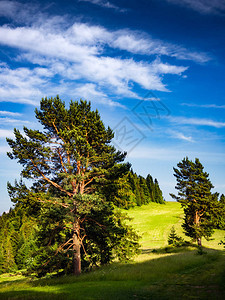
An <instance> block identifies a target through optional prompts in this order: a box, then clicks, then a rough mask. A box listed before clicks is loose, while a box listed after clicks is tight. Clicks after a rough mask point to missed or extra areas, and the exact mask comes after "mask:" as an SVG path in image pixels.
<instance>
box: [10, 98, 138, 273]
mask: <svg viewBox="0 0 225 300" xmlns="http://www.w3.org/2000/svg"><path fill="white" fill-rule="evenodd" d="M35 113H36V118H37V120H38V121H39V122H40V124H41V125H42V126H43V130H42V131H40V130H32V129H28V128H27V127H24V129H23V130H24V134H23V133H21V132H20V131H19V130H17V129H14V135H15V139H14V140H13V139H7V141H8V144H9V146H10V147H11V152H9V153H8V156H9V157H10V158H11V159H16V160H17V161H18V162H19V163H20V164H21V165H22V167H23V170H22V172H21V176H22V178H25V179H28V180H31V181H32V184H31V185H30V187H29V188H28V187H27V186H26V184H25V183H24V182H23V181H20V182H16V183H15V185H14V186H13V185H11V184H8V190H9V194H10V197H11V200H12V201H13V202H15V203H16V204H17V205H22V206H23V207H28V208H29V209H30V211H32V213H33V214H34V215H35V214H36V216H37V219H38V222H39V228H40V230H39V238H38V243H39V252H38V253H36V258H38V259H39V261H38V259H37V260H36V266H37V268H40V266H41V270H42V271H41V272H47V270H49V268H50V270H51V271H52V270H54V269H57V270H59V269H67V270H70V271H71V270H72V271H73V273H74V274H79V273H80V272H81V261H83V265H84V266H85V265H88V266H90V265H93V264H97V263H107V262H109V261H110V260H111V259H112V257H113V255H115V253H117V256H119V258H121V259H122V258H128V257H130V256H131V255H132V254H134V253H135V252H136V251H137V248H138V242H137V240H138V237H137V235H136V234H135V233H134V231H133V230H132V229H131V228H130V227H129V226H127V225H126V224H125V221H124V220H125V217H124V216H122V215H121V213H119V212H117V211H115V209H114V205H113V203H112V202H111V201H109V199H107V197H106V194H104V192H103V190H106V189H107V187H108V188H109V189H111V185H112V182H114V181H115V180H118V179H119V178H120V177H122V176H124V175H125V174H126V173H127V172H128V171H129V169H130V164H129V163H123V161H124V158H125V156H126V153H121V152H120V151H116V149H115V148H114V147H113V146H112V144H111V140H112V138H113V132H112V130H111V129H110V128H109V127H108V128H105V126H104V124H103V122H102V120H101V118H100V115H99V113H98V111H97V110H96V111H92V110H91V104H90V102H89V103H88V102H86V101H82V100H81V101H80V102H78V101H75V102H73V101H71V102H70V104H69V108H66V105H65V102H63V101H62V100H61V99H60V98H59V97H58V96H57V97H56V98H50V99H47V98H45V99H42V100H41V103H40V109H36V111H35ZM103 187H104V189H103ZM122 245H125V246H124V249H126V251H125V250H124V251H121V249H122V248H121V247H122ZM118 249H120V251H119V250H118ZM49 257H50V259H49ZM49 266H50V267H49ZM41 272H40V273H41Z"/></svg>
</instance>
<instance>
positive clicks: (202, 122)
mask: <svg viewBox="0 0 225 300" xmlns="http://www.w3.org/2000/svg"><path fill="white" fill-rule="evenodd" d="M168 119H169V120H170V121H171V122H174V123H177V124H185V125H199V126H210V127H215V128H223V127H225V122H217V121H213V120H209V119H201V118H185V117H171V116H170V117H168Z"/></svg>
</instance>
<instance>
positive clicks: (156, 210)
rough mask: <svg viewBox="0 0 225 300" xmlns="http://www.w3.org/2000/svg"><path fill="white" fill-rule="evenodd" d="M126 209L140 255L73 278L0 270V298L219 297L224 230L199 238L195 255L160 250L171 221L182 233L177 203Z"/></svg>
mask: <svg viewBox="0 0 225 300" xmlns="http://www.w3.org/2000/svg"><path fill="white" fill-rule="evenodd" d="M128 214H129V215H130V216H131V217H133V218H134V220H133V221H132V223H133V224H134V227H135V228H136V229H137V230H138V231H139V233H140V234H141V235H142V240H141V244H142V248H143V254H141V255H140V256H139V257H137V258H136V260H135V261H133V262H131V263H129V264H119V263H114V264H112V265H109V266H105V267H102V268H99V269H97V270H95V271H93V272H91V273H88V274H82V275H81V276H80V277H79V278H74V277H72V276H67V277H62V278H56V279H46V278H45V279H42V280H37V279H32V278H24V277H23V276H21V275H20V276H10V275H9V274H4V275H2V276H0V299H81V300H83V299H102V300H107V299H110V300H111V299H154V300H155V299H193V298H194V299H224V298H225V294H224V291H225V281H224V279H225V256H224V251H222V249H223V247H222V246H218V242H219V240H220V239H221V238H223V236H224V235H225V232H224V231H216V233H215V235H214V237H215V240H214V241H210V242H207V243H206V242H205V241H203V244H204V245H206V246H207V247H209V248H208V249H206V250H205V251H206V252H207V254H204V255H198V254H197V250H196V249H195V248H194V247H192V248H191V247H189V248H188V249H180V250H179V251H175V252H173V253H166V251H165V248H164V246H166V245H167V236H168V233H169V231H170V229H171V227H172V225H175V228H176V230H177V233H178V234H181V232H182V229H181V223H182V220H181V218H182V210H181V209H180V206H179V204H178V203H167V204H166V205H158V204H154V203H151V204H149V205H147V206H143V207H136V208H134V209H132V210H130V211H128ZM160 247H161V249H160ZM210 248H211V249H210ZM152 249H158V251H154V252H152Z"/></svg>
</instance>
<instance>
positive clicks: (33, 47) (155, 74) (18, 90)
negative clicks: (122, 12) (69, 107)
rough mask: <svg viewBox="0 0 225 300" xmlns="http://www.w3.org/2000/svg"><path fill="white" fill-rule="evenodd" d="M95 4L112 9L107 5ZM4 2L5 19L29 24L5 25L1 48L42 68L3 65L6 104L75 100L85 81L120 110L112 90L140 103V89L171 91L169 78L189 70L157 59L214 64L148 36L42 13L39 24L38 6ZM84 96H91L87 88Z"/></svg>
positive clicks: (1, 94)
mask: <svg viewBox="0 0 225 300" xmlns="http://www.w3.org/2000/svg"><path fill="white" fill-rule="evenodd" d="M95 2H96V3H97V2H98V4H102V3H104V5H107V6H108V5H109V4H110V3H109V2H107V1H95ZM0 3H1V2H0ZM2 3H3V4H2V7H3V6H4V9H3V10H2V11H1V13H0V14H1V15H3V16H6V17H9V18H12V19H13V18H14V17H16V18H17V19H18V18H19V16H20V15H21V16H24V15H25V16H26V17H24V19H25V21H26V20H27V23H25V24H23V26H20V27H15V26H9V25H7V26H0V44H2V45H6V46H8V47H12V48H16V49H17V50H18V54H17V56H16V58H15V59H16V60H17V61H19V62H20V63H21V64H22V63H27V62H30V63H33V64H38V65H39V67H33V69H31V68H30V67H29V68H28V67H26V68H25V67H24V68H18V69H10V68H9V67H8V66H6V65H2V64H1V65H0V82H1V84H0V101H11V102H19V103H27V104H28V103H29V104H32V105H37V103H38V102H39V100H40V98H41V97H43V96H45V95H46V96H49V95H51V96H54V95H55V93H56V94H59V92H60V91H62V92H63V93H64V94H67V95H71V88H72V90H76V89H77V90H79V88H80V86H81V81H82V82H83V81H85V82H86V84H87V85H86V88H87V89H88V90H87V91H86V94H88V95H89V96H92V97H95V98H96V97H97V94H96V93H100V94H99V97H100V98H101V99H104V101H103V102H104V103H105V104H108V105H109V106H112V105H113V106H118V103H117V102H114V101H112V100H109V97H106V96H107V95H106V91H107V92H109V93H110V92H113V93H115V94H117V95H119V96H123V97H131V98H132V97H135V98H138V96H137V95H136V94H135V93H134V92H133V90H132V88H133V85H134V84H138V85H139V86H141V87H142V88H144V89H151V90H158V91H169V89H168V87H167V86H166V84H165V82H164V77H163V75H164V74H173V75H177V76H182V75H183V73H184V72H185V71H186V70H187V69H188V67H187V66H181V65H172V64H169V63H165V62H163V61H162V59H159V58H158V59H154V58H155V56H156V55H157V56H165V57H166V56H170V57H176V58H177V59H182V60H183V59H185V60H194V61H196V62H206V61H208V60H209V59H210V58H209V57H208V56H207V55H206V54H205V53H198V52H196V51H189V50H188V49H186V48H183V47H180V46H178V45H174V44H170V43H165V42H163V41H161V40H156V39H153V38H151V37H150V36H148V35H147V34H145V33H142V32H138V31H131V30H127V29H126V30H125V29H124V30H115V31H112V30H111V31H110V30H107V29H106V28H104V27H102V26H93V25H89V24H87V23H80V22H76V23H73V22H72V21H70V20H68V16H67V17H65V16H60V17H59V16H51V17H49V16H47V15H46V14H44V13H42V11H41V8H40V12H39V11H37V15H36V16H35V18H34V19H33V18H32V15H34V10H35V11H36V10H37V7H34V8H32V7H31V6H30V5H25V4H21V3H18V2H13V1H11V2H9V1H3V2H2ZM0 8H1V5H0ZM15 15H17V16H15ZM21 19H22V17H21ZM28 21H29V22H30V23H29V22H28ZM108 47H110V48H111V49H112V51H114V50H116V49H117V50H118V49H119V50H124V51H128V52H131V53H133V54H143V55H148V56H151V58H148V60H147V61H146V60H142V61H140V59H139V61H137V60H135V56H133V57H134V58H133V59H127V58H126V59H125V58H124V56H123V55H122V54H121V55H120V56H118V57H115V56H107V52H106V49H107V48H108ZM116 53H118V52H116ZM152 56H153V57H152ZM145 58H146V57H145ZM82 92H83V93H84V92H85V91H84V88H83V91H82Z"/></svg>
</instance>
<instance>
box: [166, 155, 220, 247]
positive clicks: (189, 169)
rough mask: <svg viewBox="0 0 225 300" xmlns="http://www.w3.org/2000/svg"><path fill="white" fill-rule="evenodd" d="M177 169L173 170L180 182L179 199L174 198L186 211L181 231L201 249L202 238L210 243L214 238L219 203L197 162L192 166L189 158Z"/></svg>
mask: <svg viewBox="0 0 225 300" xmlns="http://www.w3.org/2000/svg"><path fill="white" fill-rule="evenodd" d="M177 166H178V168H174V176H175V177H176V179H177V185H176V189H177V190H178V195H177V196H176V195H174V194H171V196H172V197H173V198H174V199H176V200H177V201H178V202H180V203H181V205H182V207H183V208H184V223H183V225H182V227H183V228H184V231H185V234H186V235H187V236H189V237H191V238H193V239H194V240H197V242H198V245H199V246H201V243H202V242H201V239H202V237H205V238H206V239H208V238H209V237H210V236H211V235H212V233H213V228H214V221H215V216H216V214H217V212H218V210H217V209H218V205H217V200H216V199H215V197H213V195H212V193H211V189H212V188H213V185H212V183H211V181H210V180H209V174H208V173H206V172H204V170H203V169H204V167H203V165H202V164H201V163H200V161H199V159H198V158H196V159H195V162H192V161H190V160H189V159H188V158H187V157H186V158H184V159H183V160H182V161H181V162H179V163H178V164H177Z"/></svg>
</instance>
